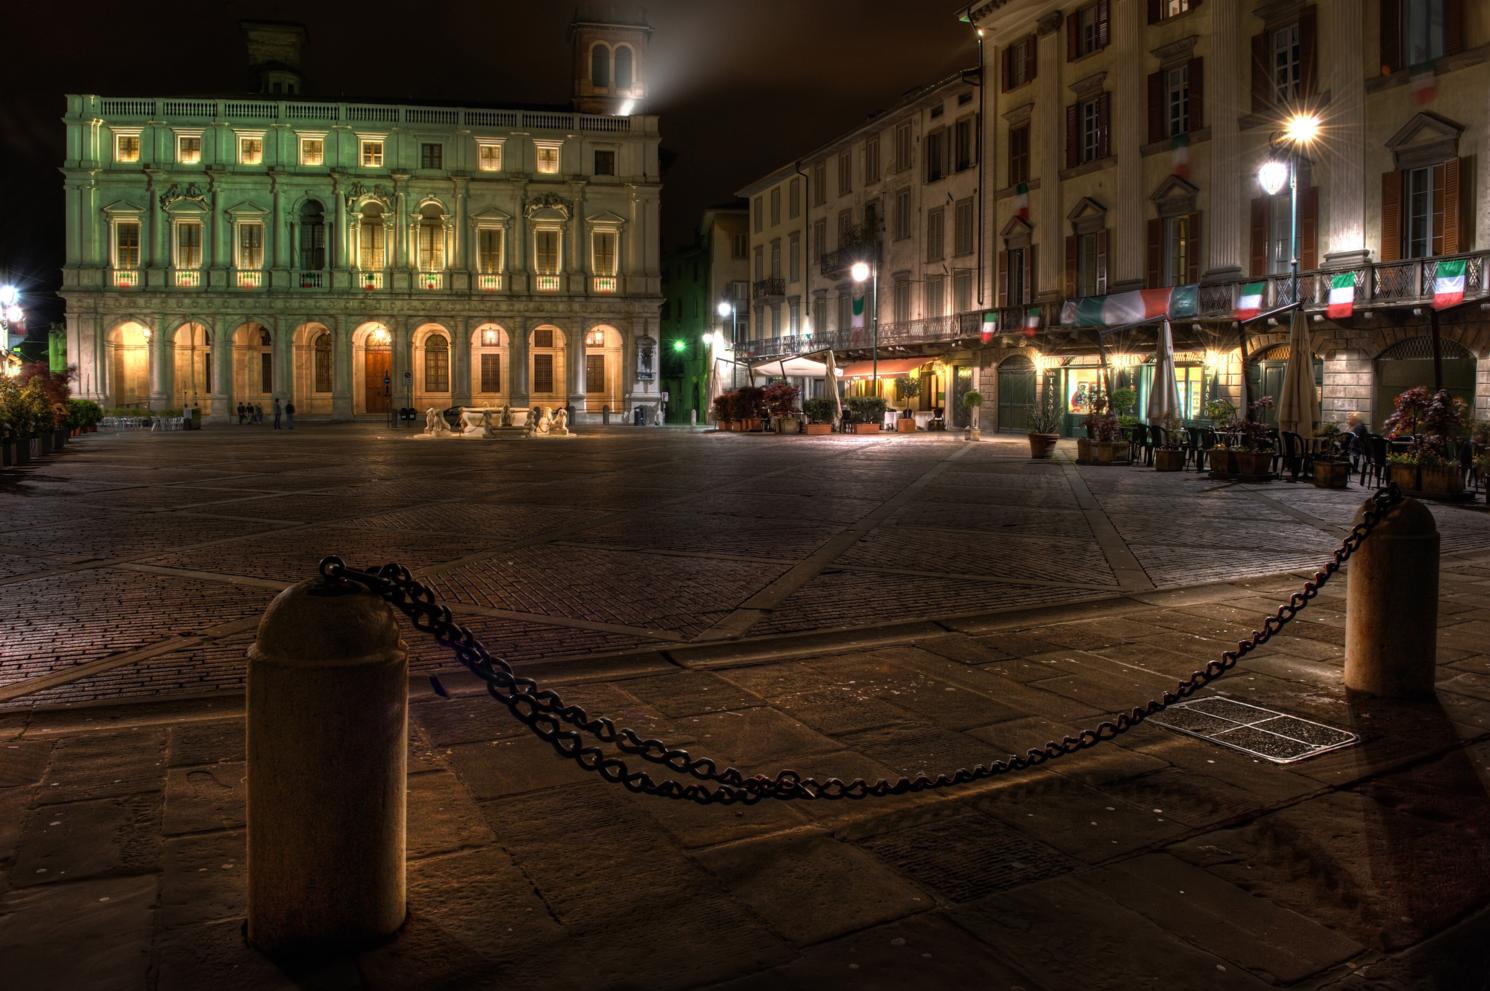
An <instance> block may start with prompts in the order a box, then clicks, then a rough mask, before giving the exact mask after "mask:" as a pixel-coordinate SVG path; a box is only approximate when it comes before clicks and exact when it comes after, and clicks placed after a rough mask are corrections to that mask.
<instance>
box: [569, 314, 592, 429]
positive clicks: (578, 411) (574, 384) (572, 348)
mask: <svg viewBox="0 0 1490 991" xmlns="http://www.w3.org/2000/svg"><path fill="white" fill-rule="evenodd" d="M594 323H596V321H595V319H594V318H592V317H581V318H580V320H579V322H578V323H577V324H576V325H575V332H574V336H573V338H572V340H571V341H570V342H569V346H568V347H567V348H565V349H564V359H565V369H564V371H565V375H566V376H567V378H568V380H569V382H568V388H569V405H570V406H573V407H574V413H575V416H576V417H578V416H581V415H583V413H584V412H585V333H586V330H587V328H589V327H590V326H591V325H593V324H594Z"/></svg>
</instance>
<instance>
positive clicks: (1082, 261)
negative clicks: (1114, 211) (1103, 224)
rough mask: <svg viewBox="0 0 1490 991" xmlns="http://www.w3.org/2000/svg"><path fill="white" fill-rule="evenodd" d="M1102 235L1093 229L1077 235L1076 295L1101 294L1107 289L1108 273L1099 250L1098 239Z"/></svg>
mask: <svg viewBox="0 0 1490 991" xmlns="http://www.w3.org/2000/svg"><path fill="white" fill-rule="evenodd" d="M1100 236H1101V235H1100V234H1098V233H1097V232H1095V231H1093V232H1091V233H1088V234H1078V235H1076V295H1077V296H1100V295H1102V294H1103V293H1105V292H1106V291H1107V287H1106V285H1105V283H1106V281H1107V278H1106V277H1107V273H1106V272H1103V271H1102V270H1101V269H1102V266H1101V261H1102V259H1101V258H1099V256H1098V251H1097V239H1098V238H1099V237H1100Z"/></svg>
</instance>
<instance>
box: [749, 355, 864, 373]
mask: <svg viewBox="0 0 1490 991" xmlns="http://www.w3.org/2000/svg"><path fill="white" fill-rule="evenodd" d="M750 374H751V375H753V376H754V377H756V378H804V379H820V378H826V377H827V374H828V366H827V365H826V364H824V363H823V362H821V361H817V360H816V359H814V358H805V357H803V356H802V355H800V354H797V355H792V356H791V357H790V358H772V359H771V360H770V361H758V362H755V363H753V364H752V365H751V366H750ZM838 376H839V378H842V377H843V371H842V370H841V369H840V370H839V372H838Z"/></svg>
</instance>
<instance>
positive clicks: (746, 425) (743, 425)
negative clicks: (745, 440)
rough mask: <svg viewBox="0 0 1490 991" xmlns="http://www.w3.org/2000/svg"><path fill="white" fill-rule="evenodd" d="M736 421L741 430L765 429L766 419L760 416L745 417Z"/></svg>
mask: <svg viewBox="0 0 1490 991" xmlns="http://www.w3.org/2000/svg"><path fill="white" fill-rule="evenodd" d="M737 422H738V423H739V424H740V428H739V429H741V430H747V431H753V430H764V429H766V421H765V420H762V419H761V418H760V417H747V418H746V419H743V420H739V421H737Z"/></svg>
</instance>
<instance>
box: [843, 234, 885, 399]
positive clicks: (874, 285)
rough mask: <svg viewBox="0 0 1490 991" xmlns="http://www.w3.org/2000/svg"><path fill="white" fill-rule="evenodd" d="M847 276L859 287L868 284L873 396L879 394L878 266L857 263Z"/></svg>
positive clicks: (851, 267)
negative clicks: (867, 282)
mask: <svg viewBox="0 0 1490 991" xmlns="http://www.w3.org/2000/svg"><path fill="white" fill-rule="evenodd" d="M848 274H849V276H850V277H851V278H852V279H853V280H854V281H855V282H857V283H859V284H860V285H863V284H864V282H865V281H866V280H870V282H869V333H870V349H871V350H870V352H869V354H870V362H871V365H870V368H871V381H873V383H874V394H875V395H876V396H878V395H879V394H880V273H879V266H877V265H876V266H871V265H870V264H869V263H868V262H865V261H857V262H854V263H853V264H852V265H850V266H849V269H848Z"/></svg>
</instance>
